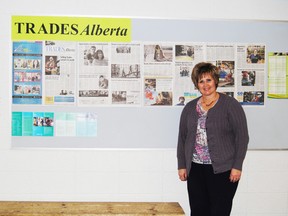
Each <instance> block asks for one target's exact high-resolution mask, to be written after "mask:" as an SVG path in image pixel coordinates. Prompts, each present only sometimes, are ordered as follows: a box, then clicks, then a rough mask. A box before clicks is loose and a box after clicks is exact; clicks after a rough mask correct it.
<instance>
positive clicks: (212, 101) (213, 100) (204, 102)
mask: <svg viewBox="0 0 288 216" xmlns="http://www.w3.org/2000/svg"><path fill="white" fill-rule="evenodd" d="M217 97H218V93H216V95H215V97H214V98H213V99H212V100H211V101H210V102H208V103H206V101H204V99H203V96H202V103H203V104H204V105H205V106H206V107H209V106H211V105H212V104H213V103H214V102H215V101H216V99H217Z"/></svg>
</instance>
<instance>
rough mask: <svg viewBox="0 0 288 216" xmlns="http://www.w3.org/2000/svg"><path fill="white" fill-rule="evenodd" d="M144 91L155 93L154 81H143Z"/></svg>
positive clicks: (147, 79)
mask: <svg viewBox="0 0 288 216" xmlns="http://www.w3.org/2000/svg"><path fill="white" fill-rule="evenodd" d="M145 91H156V79H149V78H146V79H145Z"/></svg>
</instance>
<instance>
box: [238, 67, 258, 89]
mask: <svg viewBox="0 0 288 216" xmlns="http://www.w3.org/2000/svg"><path fill="white" fill-rule="evenodd" d="M241 73H242V78H241V85H242V86H254V85H255V79H256V72H255V71H246V70H245V71H242V72H241Z"/></svg>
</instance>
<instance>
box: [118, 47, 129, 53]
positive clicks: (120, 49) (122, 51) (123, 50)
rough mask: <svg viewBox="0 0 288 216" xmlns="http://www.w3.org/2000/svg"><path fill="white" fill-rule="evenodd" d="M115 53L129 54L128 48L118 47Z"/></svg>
mask: <svg viewBox="0 0 288 216" xmlns="http://www.w3.org/2000/svg"><path fill="white" fill-rule="evenodd" d="M116 53H131V47H130V46H118V47H117V48H116Z"/></svg>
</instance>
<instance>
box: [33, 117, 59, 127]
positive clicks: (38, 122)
mask: <svg viewBox="0 0 288 216" xmlns="http://www.w3.org/2000/svg"><path fill="white" fill-rule="evenodd" d="M53 124H54V122H53V119H52V118H50V117H33V125H34V126H36V127H53Z"/></svg>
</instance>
